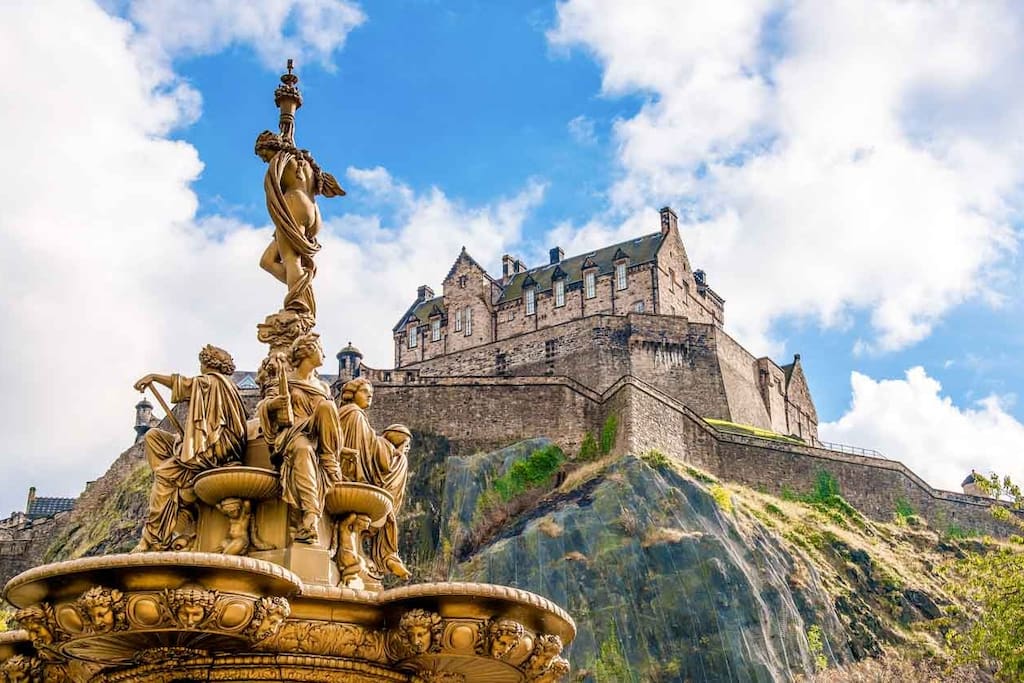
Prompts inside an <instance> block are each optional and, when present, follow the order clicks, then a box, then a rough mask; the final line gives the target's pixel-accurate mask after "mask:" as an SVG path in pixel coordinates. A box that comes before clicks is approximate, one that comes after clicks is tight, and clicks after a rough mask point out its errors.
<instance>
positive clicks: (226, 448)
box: [135, 346, 246, 551]
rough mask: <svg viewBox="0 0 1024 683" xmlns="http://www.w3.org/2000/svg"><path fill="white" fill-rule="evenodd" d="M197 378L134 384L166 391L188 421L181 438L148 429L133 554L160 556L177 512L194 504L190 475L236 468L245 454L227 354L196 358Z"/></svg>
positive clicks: (209, 352) (151, 378) (149, 378)
mask: <svg viewBox="0 0 1024 683" xmlns="http://www.w3.org/2000/svg"><path fill="white" fill-rule="evenodd" d="M199 364H200V374H199V375H198V376H196V377H184V376H182V375H178V374H174V375H157V374H149V375H146V376H145V377H143V378H142V379H140V380H139V381H138V382H136V384H135V388H136V389H139V390H142V389H144V388H145V387H146V386H147V385H149V384H150V383H152V382H157V383H158V384H163V385H164V386H167V387H170V389H171V401H172V402H173V403H179V402H181V401H185V400H187V401H188V402H189V407H188V419H187V421H186V422H185V424H184V425H183V426H182V433H181V434H177V433H174V432H168V431H164V430H162V429H150V430H149V431H147V432H146V436H145V453H146V459H147V460H148V461H149V464H150V467H152V468H153V475H154V479H153V488H152V489H151V491H150V497H149V513H148V514H147V516H146V523H145V526H144V527H143V531H142V540H141V541H140V542H139V544H138V545H137V546H136V547H135V550H136V551H146V550H166V549H168V548H169V547H171V544H172V542H173V541H174V539H173V536H174V530H175V527H176V526H177V522H178V515H179V512H180V511H181V509H182V508H183V507H185V506H188V505H191V504H192V503H193V502H194V500H195V499H194V497H193V496H192V492H191V487H192V482H193V481H194V480H195V478H196V475H197V474H199V473H200V472H202V471H204V470H208V469H212V468H214V467H221V466H223V465H225V464H229V463H232V462H239V461H240V460H241V458H242V454H243V453H244V451H245V443H246V440H245V409H244V408H243V407H242V399H241V397H240V396H239V394H238V387H236V386H235V383H234V382H233V381H231V378H230V377H228V375H230V374H231V373H232V372H234V370H235V366H234V361H233V360H232V358H231V356H230V354H228V352H227V351H224V350H223V349H218V348H217V347H214V346H206V347H205V348H203V350H202V351H201V352H200V353H199Z"/></svg>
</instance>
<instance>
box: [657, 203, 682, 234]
mask: <svg viewBox="0 0 1024 683" xmlns="http://www.w3.org/2000/svg"><path fill="white" fill-rule="evenodd" d="M670 230H675V231H677V232H678V230H679V216H678V215H677V214H676V212H675V211H673V210H672V208H671V207H669V206H664V207H662V209H661V234H662V235H667V234H668V233H669V231H670Z"/></svg>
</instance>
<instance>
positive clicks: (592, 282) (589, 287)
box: [583, 271, 597, 299]
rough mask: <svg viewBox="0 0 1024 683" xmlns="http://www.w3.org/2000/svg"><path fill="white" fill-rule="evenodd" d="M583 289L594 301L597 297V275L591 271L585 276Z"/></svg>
mask: <svg viewBox="0 0 1024 683" xmlns="http://www.w3.org/2000/svg"><path fill="white" fill-rule="evenodd" d="M583 287H584V289H585V290H586V292H587V298H588V299H593V298H594V297H595V296H597V274H596V273H594V272H593V271H591V272H589V273H587V274H586V275H584V276H583Z"/></svg>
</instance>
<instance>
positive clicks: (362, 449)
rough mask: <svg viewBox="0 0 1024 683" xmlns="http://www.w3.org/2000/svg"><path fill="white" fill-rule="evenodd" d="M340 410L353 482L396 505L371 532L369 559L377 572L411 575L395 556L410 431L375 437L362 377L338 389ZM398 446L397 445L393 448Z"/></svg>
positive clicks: (394, 429)
mask: <svg viewBox="0 0 1024 683" xmlns="http://www.w3.org/2000/svg"><path fill="white" fill-rule="evenodd" d="M340 398H341V403H342V405H341V408H339V409H338V422H339V424H340V425H341V431H342V434H344V435H345V443H344V445H345V446H346V447H348V448H351V449H353V450H356V451H358V455H356V456H355V462H354V463H353V464H352V466H350V467H349V468H348V469H349V474H350V475H351V476H353V478H354V479H355V481H358V482H363V483H367V484H373V485H374V486H379V487H381V488H383V489H385V490H386V491H388V493H390V494H391V497H392V498H393V499H394V502H395V505H394V508H393V510H392V512H391V513H389V514H388V516H387V518H386V519H385V520H384V525H383V526H382V527H381V528H380V529H377V530H374V531H372V532H371V533H373V534H374V536H373V537H372V539H371V554H370V559H371V560H372V561H373V563H374V565H375V566H376V569H377V571H378V572H379V573H381V574H383V573H384V572H390V573H392V574H394V575H396V576H398V577H400V578H403V579H404V578H408V577H409V575H410V573H409V570H408V568H407V567H406V566H405V563H404V562H402V558H401V557H399V555H398V521H397V520H398V513H399V511H400V510H401V507H402V502H403V501H404V499H405V485H406V480H407V479H408V476H409V461H408V457H407V454H408V449H409V442H410V441H411V434H410V433H409V430H408V429H407V428H405V427H403V426H402V425H392V426H391V427H388V429H387V430H385V433H384V434H383V435H378V434H377V433H376V432H374V431H373V427H371V426H370V421H369V420H368V419H367V418H366V412H365V411H366V409H368V408H369V407H370V405H372V403H373V385H372V384H370V382H369V381H367V380H366V379H363V378H358V379H354V380H351V381H349V382H346V383H345V386H344V387H342V390H341V397H340ZM396 444H397V445H396Z"/></svg>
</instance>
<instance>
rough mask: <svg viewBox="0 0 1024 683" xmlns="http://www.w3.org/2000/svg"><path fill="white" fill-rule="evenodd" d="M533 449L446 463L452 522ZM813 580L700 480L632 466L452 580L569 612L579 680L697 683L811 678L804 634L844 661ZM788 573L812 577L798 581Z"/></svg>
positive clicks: (800, 562) (519, 530)
mask: <svg viewBox="0 0 1024 683" xmlns="http://www.w3.org/2000/svg"><path fill="white" fill-rule="evenodd" d="M535 445H536V443H533V444H530V443H527V444H521V445H519V446H518V447H516V448H514V449H505V451H499V452H497V453H493V454H489V455H484V456H475V457H472V458H452V459H450V460H449V463H448V472H449V479H448V481H449V486H448V487H446V489H445V494H446V495H445V499H444V504H443V505H442V510H443V514H445V515H447V517H446V519H448V520H449V522H448V526H449V527H452V526H460V525H461V526H463V527H465V526H470V525H472V524H473V523H474V520H473V514H474V512H475V507H474V505H475V498H474V496H479V494H480V493H481V492H482V491H483V489H484V488H485V487H486V483H487V479H488V478H490V477H493V476H494V474H495V473H496V472H497V471H499V470H501V469H503V467H507V463H508V460H509V459H510V458H514V457H516V452H517V451H518V452H520V453H521V452H522V451H523V450H526V449H529V448H530V447H531V446H535ZM469 473H472V474H469ZM477 514H479V513H477ZM452 522H454V524H453V523H452ZM478 522H479V520H478V521H477V523H478ZM815 573H816V572H815V570H814V567H813V566H811V565H810V564H809V563H808V562H807V560H806V559H802V558H798V557H795V556H794V555H792V554H791V553H790V552H789V551H788V550H787V549H786V548H785V547H784V546H783V545H782V544H781V543H780V541H779V540H778V538H777V537H776V536H775V535H774V534H772V533H771V532H769V531H768V530H767V529H765V528H764V527H762V526H759V525H746V526H744V525H741V524H739V523H738V522H737V521H736V520H734V519H733V518H732V516H731V515H729V514H727V513H726V512H724V511H723V510H722V508H721V507H720V505H719V503H716V501H715V498H714V497H712V495H711V494H710V493H709V492H708V489H707V488H706V487H705V486H703V485H701V484H700V483H699V482H697V481H695V480H693V479H688V478H686V477H684V476H681V475H679V474H677V473H676V472H675V471H673V470H672V469H670V468H656V467H651V466H650V465H648V464H646V463H644V462H643V461H641V460H639V459H637V458H633V457H627V458H623V459H620V460H618V461H617V462H613V463H611V464H609V465H608V466H607V468H606V469H605V470H604V471H603V472H601V473H600V474H598V475H597V476H595V477H594V478H592V479H590V480H589V481H585V482H582V483H580V485H579V486H578V487H576V488H574V489H571V490H567V491H561V490H560V491H558V492H557V493H556V495H555V496H554V497H552V498H550V499H548V500H546V501H544V502H543V503H542V504H541V505H539V506H537V507H535V508H534V509H532V510H530V511H529V512H525V513H524V514H523V515H521V516H520V517H519V518H518V519H517V520H516V521H515V522H514V523H513V524H510V525H509V526H507V527H506V529H505V530H504V531H503V532H502V533H501V534H500V535H499V537H498V538H496V539H494V540H492V541H491V542H489V543H487V544H486V545H485V546H484V547H482V548H480V549H479V550H477V551H476V552H475V554H473V555H472V557H471V558H470V559H469V560H468V561H466V562H463V563H461V564H459V565H457V566H456V567H455V568H454V572H453V574H454V576H455V578H459V579H464V580H471V581H484V582H499V583H504V584H507V585H513V586H518V587H520V588H526V589H529V590H533V591H537V592H539V593H541V594H543V595H546V596H549V597H550V598H551V599H553V600H556V601H558V602H559V603H560V604H562V605H565V606H566V608H567V609H568V610H569V612H570V613H571V614H573V615H574V617H575V618H576V620H577V624H578V626H579V635H578V636H577V639H576V641H575V642H574V644H573V646H572V651H571V652H570V661H572V662H573V667H574V670H575V671H577V672H579V673H581V674H585V675H586V676H588V678H587V680H607V681H613V680H615V681H629V680H633V681H648V680H654V681H677V680H678V681H695V682H696V681H785V680H791V679H792V676H793V674H796V673H808V674H809V673H812V672H813V670H814V656H813V654H812V652H811V650H810V647H809V645H808V640H807V632H808V630H809V629H810V628H811V626H817V628H818V629H819V630H820V631H821V632H822V633H823V634H824V635H825V636H826V639H827V641H828V642H829V644H830V646H831V647H832V649H833V650H837V651H835V652H834V653H833V654H832V659H840V660H845V659H848V658H849V648H848V646H847V643H846V638H845V636H844V634H843V628H842V625H841V623H840V621H839V618H838V616H837V615H836V613H835V612H834V610H833V609H832V608H831V606H830V605H831V602H832V601H831V599H830V598H829V596H828V593H827V591H826V590H825V588H824V586H823V585H822V584H821V583H820V582H818V581H816V580H815V578H814V577H815ZM795 575H800V576H802V577H810V580H806V579H805V580H803V581H801V582H800V583H799V584H798V585H794V584H795V582H794V580H793V577H794V576H795Z"/></svg>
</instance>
